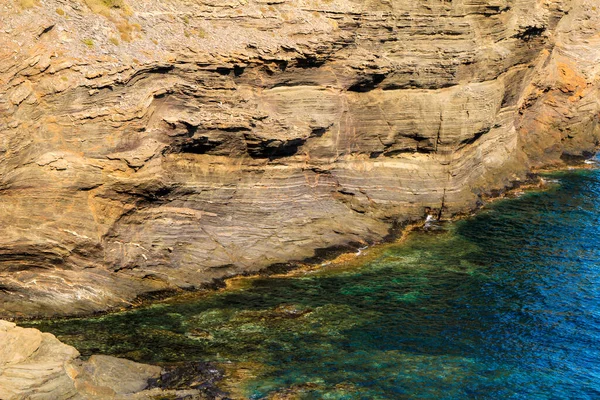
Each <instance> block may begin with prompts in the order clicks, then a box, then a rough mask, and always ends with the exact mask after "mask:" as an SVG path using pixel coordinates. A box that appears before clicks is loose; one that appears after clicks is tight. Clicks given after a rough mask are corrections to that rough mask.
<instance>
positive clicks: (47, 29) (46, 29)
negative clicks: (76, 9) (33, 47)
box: [38, 24, 56, 38]
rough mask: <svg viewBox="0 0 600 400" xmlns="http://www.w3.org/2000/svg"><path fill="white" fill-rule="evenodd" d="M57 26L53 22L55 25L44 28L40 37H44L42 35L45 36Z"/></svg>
mask: <svg viewBox="0 0 600 400" xmlns="http://www.w3.org/2000/svg"><path fill="white" fill-rule="evenodd" d="M55 26H56V25H54V24H53V25H50V26H48V27H46V28H44V29H43V30H42V31H41V32H40V34H39V35H38V38H41V37H42V36H44V35H45V34H46V33H48V32H50V31H51V30H52V29H54V27H55Z"/></svg>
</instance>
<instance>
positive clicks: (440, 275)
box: [33, 170, 600, 399]
mask: <svg viewBox="0 0 600 400" xmlns="http://www.w3.org/2000/svg"><path fill="white" fill-rule="evenodd" d="M547 179H548V180H556V181H555V182H553V183H552V181H551V183H550V188H549V189H548V190H546V191H543V192H529V193H526V194H524V195H522V196H521V197H519V198H516V199H507V200H502V201H497V202H495V203H493V204H492V205H490V206H488V207H487V208H486V209H484V210H482V211H481V212H480V213H478V214H477V215H476V216H475V217H472V218H469V219H466V220H462V221H459V222H456V223H451V224H445V225H443V226H441V227H440V228H439V229H437V230H433V231H429V232H425V231H418V232H414V233H412V234H410V235H409V237H408V239H407V240H406V241H405V242H403V243H401V244H397V245H390V246H387V247H385V248H384V249H383V250H381V251H380V252H378V253H377V255H376V256H372V257H365V258H364V262H363V264H362V265H360V266H359V267H356V268H339V267H332V268H324V269H323V270H320V271H317V272H312V273H305V274H298V275H296V276H291V277H267V278H256V279H251V280H248V281H246V282H245V283H244V284H243V285H241V286H240V287H237V288H233V289H231V290H228V291H220V292H216V293H214V294H211V295H207V296H199V297H197V298H194V299H188V300H186V301H173V302H167V303H160V304H155V305H153V306H150V307H146V308H142V309H137V310H133V311H128V312H124V313H119V314H113V315H108V316H103V317H100V318H91V319H73V320H64V321H54V322H38V323H34V324H33V325H34V326H35V327H37V328H39V329H41V330H44V331H49V332H52V333H54V334H56V335H57V336H58V337H59V338H60V339H61V340H63V341H65V342H67V343H70V344H73V345H74V346H76V347H77V348H78V349H79V350H80V351H81V352H82V353H83V354H84V355H85V354H91V353H104V354H112V355H117V356H123V357H127V358H130V359H134V360H137V361H141V362H149V363H157V362H174V361H183V360H185V361H194V360H203V361H218V362H222V363H228V362H231V363H233V364H232V365H235V364H236V363H248V364H245V365H253V366H255V367H254V368H255V371H254V373H255V374H256V375H257V376H256V378H252V379H249V380H247V381H245V382H244V383H243V388H242V390H243V393H244V395H245V396H246V397H248V398H253V399H260V398H266V397H267V396H269V395H270V394H272V393H274V392H276V391H278V390H283V389H285V388H288V389H289V388H296V389H297V392H298V393H299V398H305V399H321V398H328V399H402V398H419V399H426V398H431V399H464V398H482V399H562V398H582V399H585V398H590V399H593V398H600V346H599V343H600V242H599V241H598V235H599V234H600V171H598V170H578V171H566V172H562V173H556V174H553V175H552V176H549V177H548V178H547Z"/></svg>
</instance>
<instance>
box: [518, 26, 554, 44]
mask: <svg viewBox="0 0 600 400" xmlns="http://www.w3.org/2000/svg"><path fill="white" fill-rule="evenodd" d="M545 31H546V27H543V26H541V27H540V26H527V27H525V29H524V30H522V31H521V32H519V33H517V34H516V35H514V36H513V37H515V38H517V39H521V40H523V41H525V42H528V41H530V40H532V39H534V38H536V37H539V36H541V35H542V34H543V33H544V32H545Z"/></svg>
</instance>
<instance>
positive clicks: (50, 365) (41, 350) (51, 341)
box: [0, 321, 165, 400]
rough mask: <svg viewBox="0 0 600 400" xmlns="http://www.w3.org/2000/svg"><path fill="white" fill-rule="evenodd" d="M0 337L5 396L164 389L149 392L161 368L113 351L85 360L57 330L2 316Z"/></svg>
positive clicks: (47, 397)
mask: <svg viewBox="0 0 600 400" xmlns="http://www.w3.org/2000/svg"><path fill="white" fill-rule="evenodd" d="M0 339H1V340H2V343H3V346H2V349H1V350H0V398H2V399H6V400H20V399H34V400H56V399H77V400H78V399H122V400H125V399H133V398H136V399H147V398H151V395H160V394H162V393H165V392H164V391H161V390H160V389H156V390H148V391H145V389H147V388H148V387H149V381H150V380H152V379H157V378H158V377H160V376H161V368H160V367H156V366H151V365H144V364H139V363H135V362H133V361H129V360H124V359H119V358H115V357H109V356H92V357H90V358H89V360H87V361H82V360H81V359H79V358H78V357H79V352H78V351H77V350H75V348H74V347H71V346H68V345H66V344H63V343H61V342H60V341H58V339H56V337H54V335H51V334H49V333H42V332H40V331H38V330H37V329H31V328H28V329H24V328H19V327H17V326H15V324H13V323H10V322H6V321H0ZM142 392H143V393H142ZM144 393H146V394H147V395H144Z"/></svg>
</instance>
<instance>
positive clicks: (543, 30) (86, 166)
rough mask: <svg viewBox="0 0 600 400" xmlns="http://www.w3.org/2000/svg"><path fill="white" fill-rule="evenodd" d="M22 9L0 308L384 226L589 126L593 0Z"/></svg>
mask: <svg viewBox="0 0 600 400" xmlns="http://www.w3.org/2000/svg"><path fill="white" fill-rule="evenodd" d="M18 3H19V2H17V1H12V0H11V1H6V2H3V3H2V5H0V20H1V21H3V30H2V31H0V133H1V134H0V210H2V213H0V285H1V286H0V315H2V316H4V317H10V318H14V317H19V316H22V315H29V316H31V315H39V314H43V315H53V314H86V313H90V312H93V311H99V310H106V309H109V308H119V307H126V306H128V305H130V304H131V303H132V301H134V299H135V298H136V297H137V296H138V295H141V294H144V293H148V292H153V291H162V290H174V289H175V290H176V289H178V288H195V287H199V286H201V285H203V284H206V283H210V282H211V281H212V280H213V279H218V278H223V277H226V276H231V275H234V274H239V273H243V272H249V271H257V270H260V269H262V268H264V267H266V266H268V265H271V264H276V263H282V262H287V261H289V260H301V259H304V258H307V257H311V256H313V255H314V253H315V249H320V248H328V247H332V246H348V245H351V244H359V245H360V244H363V243H368V242H375V241H379V240H381V239H382V238H383V237H385V236H386V235H387V234H388V232H389V231H390V228H391V227H392V226H394V224H395V223H402V222H407V221H412V220H417V219H421V218H423V217H424V215H425V213H426V212H430V213H432V212H435V213H436V214H441V215H442V216H451V215H453V214H455V213H458V212H462V211H466V210H468V209H471V208H473V207H475V206H476V205H477V204H478V203H479V202H480V200H481V195H482V194H484V193H488V192H490V191H492V190H496V189H502V188H504V187H505V186H506V185H509V184H510V183H511V182H512V181H514V180H520V179H524V177H525V174H526V172H527V171H528V170H529V169H530V168H531V167H539V166H543V165H548V164H554V163H560V162H561V157H563V156H564V155H585V154H588V153H589V152H592V151H594V150H595V148H596V145H597V143H598V137H599V130H598V127H597V120H598V113H599V111H600V104H599V103H600V102H599V98H600V97H599V93H598V68H600V67H598V66H599V65H600V64H599V63H598V61H599V60H598V57H599V56H598V54H600V51H599V47H600V46H599V45H600V35H598V33H599V30H600V28H599V27H600V15H599V13H600V11H599V7H597V6H596V4H595V1H594V0H547V1H544V2H541V1H537V0H454V1H451V2H449V1H444V0H428V1H414V0H410V1H409V0H392V1H385V2H384V1H377V0H373V1H360V2H357V1H351V0H334V1H316V2H315V1H304V0H299V1H294V2H290V1H267V2H264V1H259V0H256V1H255V0H250V1H227V2H223V1H186V2H182V1H180V0H168V1H162V0H161V1H158V0H151V1H148V0H143V1H142V0H126V3H127V5H128V7H129V8H128V10H125V11H124V10H123V9H112V10H104V11H102V10H100V11H101V12H98V13H93V12H92V11H91V10H90V9H89V8H88V7H87V6H85V5H84V3H83V2H78V1H64V0H44V1H43V2H41V3H40V5H39V6H37V7H34V8H31V9H26V10H23V9H21V8H20V6H19V5H18ZM57 9H60V10H62V12H57ZM96 11H98V10H96Z"/></svg>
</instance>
